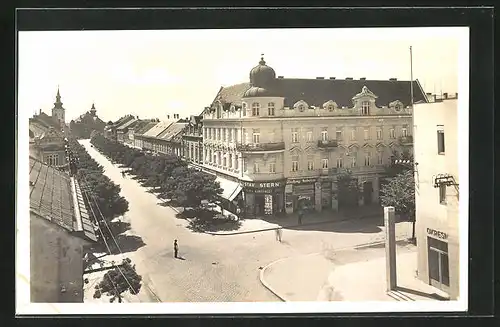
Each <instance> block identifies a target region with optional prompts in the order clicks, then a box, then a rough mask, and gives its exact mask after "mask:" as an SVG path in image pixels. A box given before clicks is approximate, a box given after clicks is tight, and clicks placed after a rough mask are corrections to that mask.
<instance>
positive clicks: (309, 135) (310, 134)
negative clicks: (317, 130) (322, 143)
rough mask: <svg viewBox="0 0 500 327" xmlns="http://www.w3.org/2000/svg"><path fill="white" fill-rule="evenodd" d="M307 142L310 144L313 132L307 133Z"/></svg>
mask: <svg viewBox="0 0 500 327" xmlns="http://www.w3.org/2000/svg"><path fill="white" fill-rule="evenodd" d="M306 136H307V142H312V140H313V132H312V131H307V134H306Z"/></svg>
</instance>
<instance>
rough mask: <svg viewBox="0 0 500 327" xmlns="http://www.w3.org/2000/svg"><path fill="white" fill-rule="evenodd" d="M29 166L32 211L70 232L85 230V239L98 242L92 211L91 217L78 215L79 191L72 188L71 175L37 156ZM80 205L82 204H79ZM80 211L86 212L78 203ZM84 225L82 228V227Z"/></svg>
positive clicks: (83, 234)
mask: <svg viewBox="0 0 500 327" xmlns="http://www.w3.org/2000/svg"><path fill="white" fill-rule="evenodd" d="M29 167H30V211H32V212H34V213H36V214H37V215H39V216H41V217H43V218H45V219H47V220H48V221H50V222H51V223H53V224H56V225H58V226H60V227H62V228H64V229H66V230H67V231H69V232H79V231H81V232H83V233H81V235H82V236H84V238H89V239H91V240H93V241H95V240H96V238H95V232H94V230H93V227H92V225H91V223H90V219H89V218H88V214H87V219H84V217H83V216H82V221H80V222H79V221H78V220H77V217H76V215H75V211H74V209H75V203H74V202H73V195H74V194H75V192H73V191H72V181H71V178H70V176H69V175H68V174H66V173H64V172H61V171H59V170H57V169H55V168H52V167H49V166H47V165H46V164H44V163H42V162H40V161H39V160H37V159H35V158H33V157H30V165H29ZM76 205H78V204H77V203H76ZM83 208H85V205H83ZM78 212H79V213H81V214H83V213H82V211H81V210H80V205H78ZM84 212H86V209H85V211H84ZM80 225H81V227H79V226H80ZM85 225H87V226H85ZM89 227H90V229H89Z"/></svg>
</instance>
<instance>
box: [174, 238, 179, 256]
mask: <svg viewBox="0 0 500 327" xmlns="http://www.w3.org/2000/svg"><path fill="white" fill-rule="evenodd" d="M178 254H179V245H178V244H177V240H174V258H177V255H178Z"/></svg>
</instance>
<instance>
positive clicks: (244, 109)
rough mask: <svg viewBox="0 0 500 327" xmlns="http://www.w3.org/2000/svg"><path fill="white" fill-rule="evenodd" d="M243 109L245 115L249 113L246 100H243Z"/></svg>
mask: <svg viewBox="0 0 500 327" xmlns="http://www.w3.org/2000/svg"><path fill="white" fill-rule="evenodd" d="M241 111H242V112H243V116H246V115H247V104H246V102H243V104H242V105H241Z"/></svg>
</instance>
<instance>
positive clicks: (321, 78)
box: [316, 77, 325, 79]
mask: <svg viewBox="0 0 500 327" xmlns="http://www.w3.org/2000/svg"><path fill="white" fill-rule="evenodd" d="M316 79H325V78H324V77H316Z"/></svg>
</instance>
